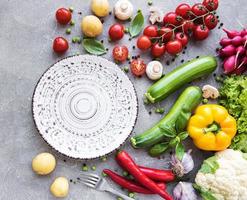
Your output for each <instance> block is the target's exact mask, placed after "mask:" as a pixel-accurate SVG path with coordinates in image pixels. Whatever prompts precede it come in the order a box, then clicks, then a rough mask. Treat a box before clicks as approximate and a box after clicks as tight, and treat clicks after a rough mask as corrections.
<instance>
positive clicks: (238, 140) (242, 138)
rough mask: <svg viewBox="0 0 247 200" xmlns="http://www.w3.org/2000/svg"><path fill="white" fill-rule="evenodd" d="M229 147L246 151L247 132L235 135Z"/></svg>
mask: <svg viewBox="0 0 247 200" xmlns="http://www.w3.org/2000/svg"><path fill="white" fill-rule="evenodd" d="M230 148H231V149H234V150H239V151H242V152H244V153H247V134H244V133H242V134H238V135H236V136H235V137H234V138H233V140H232V144H231V146H230Z"/></svg>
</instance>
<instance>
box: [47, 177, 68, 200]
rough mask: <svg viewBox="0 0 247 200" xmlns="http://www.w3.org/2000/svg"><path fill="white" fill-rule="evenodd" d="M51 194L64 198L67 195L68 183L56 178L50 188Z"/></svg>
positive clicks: (63, 178) (65, 180)
mask: <svg viewBox="0 0 247 200" xmlns="http://www.w3.org/2000/svg"><path fill="white" fill-rule="evenodd" d="M50 191H51V193H52V194H53V195H54V196H55V197H66V196H67V195H68V193H69V181H68V179H67V178H65V177H58V178H56V179H55V180H54V181H53V183H52V184H51V187H50Z"/></svg>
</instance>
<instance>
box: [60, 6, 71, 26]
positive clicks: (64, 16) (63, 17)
mask: <svg viewBox="0 0 247 200" xmlns="http://www.w3.org/2000/svg"><path fill="white" fill-rule="evenodd" d="M71 18H72V16H71V12H70V11H69V10H68V9H66V8H59V9H58V10H57V12H56V19H57V21H58V23H59V24H63V25H65V24H68V23H69V22H70V21H71Z"/></svg>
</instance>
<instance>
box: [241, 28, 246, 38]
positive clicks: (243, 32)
mask: <svg viewBox="0 0 247 200" xmlns="http://www.w3.org/2000/svg"><path fill="white" fill-rule="evenodd" d="M245 35H247V30H246V29H243V30H242V31H241V36H242V37H243V36H245Z"/></svg>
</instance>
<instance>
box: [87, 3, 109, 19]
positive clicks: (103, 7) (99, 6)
mask: <svg viewBox="0 0 247 200" xmlns="http://www.w3.org/2000/svg"><path fill="white" fill-rule="evenodd" d="M91 10H92V11H93V13H94V14H95V15H97V16H98V17H105V16H107V15H108V14H109V10H110V5H109V2H108V0H92V1H91Z"/></svg>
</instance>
